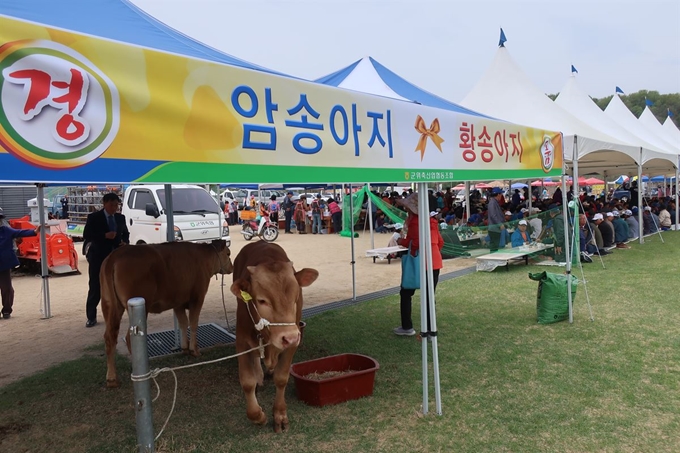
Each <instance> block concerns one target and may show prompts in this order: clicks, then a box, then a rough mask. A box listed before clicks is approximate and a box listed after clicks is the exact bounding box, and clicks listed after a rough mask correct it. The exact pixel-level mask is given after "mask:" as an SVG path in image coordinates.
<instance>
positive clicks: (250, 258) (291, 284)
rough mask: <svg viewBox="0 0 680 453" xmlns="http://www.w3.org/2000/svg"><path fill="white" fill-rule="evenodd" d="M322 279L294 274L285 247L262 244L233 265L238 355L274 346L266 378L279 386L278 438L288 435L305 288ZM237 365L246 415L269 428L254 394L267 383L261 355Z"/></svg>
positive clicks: (302, 272)
mask: <svg viewBox="0 0 680 453" xmlns="http://www.w3.org/2000/svg"><path fill="white" fill-rule="evenodd" d="M318 276H319V273H318V272H317V271H316V270H314V269H302V270H300V271H297V272H296V271H295V269H294V268H293V263H292V262H291V261H290V260H289V259H288V256H287V255H286V252H285V251H284V250H283V249H282V248H281V247H279V246H278V245H276V244H271V243H266V242H264V241H262V242H256V243H253V244H248V245H246V246H245V247H244V248H243V249H242V250H241V252H240V253H239V254H238V256H237V257H236V259H235V260H234V283H233V284H232V285H231V291H232V293H234V295H235V296H236V297H237V299H238V301H237V303H238V306H237V309H236V351H237V352H243V351H247V350H248V349H251V348H254V347H256V346H258V345H259V344H260V340H262V343H263V344H266V343H270V345H269V346H267V347H266V348H265V354H264V355H265V357H264V365H265V368H266V370H267V373H272V374H273V377H274V384H275V385H276V397H275V399H274V411H273V415H274V431H276V432H281V431H283V430H286V429H288V413H287V408H286V400H285V390H286V385H287V384H288V377H289V372H290V365H291V363H292V361H293V355H294V354H295V351H296V350H297V347H298V344H299V342H300V330H299V328H298V323H299V322H300V318H301V316H302V288H303V287H305V286H309V285H311V284H312V283H314V281H315V280H316V279H317V277H318ZM265 320H266V321H265ZM258 327H260V328H261V330H259V329H258ZM238 365H239V370H238V372H239V373H238V374H239V380H240V382H241V387H242V388H243V392H244V393H245V397H246V414H247V415H248V418H249V419H250V420H251V421H252V422H253V423H256V424H265V423H266V422H267V416H266V415H265V413H264V411H263V410H262V408H261V407H260V405H259V404H258V402H257V397H256V396H255V389H256V387H257V385H262V384H263V378H264V373H263V370H262V364H261V362H260V354H259V352H258V351H253V352H250V353H249V354H246V355H242V356H239V358H238Z"/></svg>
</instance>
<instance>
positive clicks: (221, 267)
mask: <svg viewBox="0 0 680 453" xmlns="http://www.w3.org/2000/svg"><path fill="white" fill-rule="evenodd" d="M211 245H212V246H213V248H214V249H215V250H216V251H217V257H218V261H219V263H218V269H217V271H216V273H220V274H231V273H232V272H234V265H233V264H232V262H231V251H230V250H229V247H227V241H225V240H222V239H215V240H213V241H212V242H211Z"/></svg>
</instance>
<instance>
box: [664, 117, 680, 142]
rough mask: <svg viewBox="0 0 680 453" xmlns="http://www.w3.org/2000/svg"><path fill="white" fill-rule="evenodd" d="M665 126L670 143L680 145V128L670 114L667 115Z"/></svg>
mask: <svg viewBox="0 0 680 453" xmlns="http://www.w3.org/2000/svg"><path fill="white" fill-rule="evenodd" d="M663 128H664V129H665V130H666V132H667V134H666V136H667V137H669V138H670V143H671V144H672V145H675V146H676V147H679V146H680V129H678V126H676V125H675V123H674V122H673V119H672V118H671V117H670V116H667V117H666V121H664V122H663Z"/></svg>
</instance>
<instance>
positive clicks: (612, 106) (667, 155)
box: [604, 94, 677, 172]
mask: <svg viewBox="0 0 680 453" xmlns="http://www.w3.org/2000/svg"><path fill="white" fill-rule="evenodd" d="M604 112H605V114H607V115H608V116H609V117H610V118H611V119H612V120H614V121H616V122H617V123H618V124H619V125H620V126H621V127H623V128H625V129H626V130H628V131H629V132H630V133H632V134H634V135H635V136H637V137H639V138H640V139H642V140H644V141H645V142H647V143H649V144H651V145H653V146H654V147H655V148H656V150H650V149H647V148H643V149H642V163H643V164H645V168H649V169H650V170H659V171H663V170H666V171H669V172H670V170H671V168H670V167H669V166H667V165H666V164H665V162H671V163H672V164H673V165H675V164H676V163H677V151H674V150H673V148H672V147H671V146H670V145H669V144H668V143H666V142H665V141H664V140H662V139H661V138H659V137H658V136H657V135H656V134H655V133H654V132H652V131H650V130H649V129H648V128H647V127H645V125H644V124H643V123H641V122H640V121H639V120H638V119H637V118H636V117H635V115H633V113H632V112H631V111H630V110H629V109H628V107H626V105H625V104H624V103H623V101H622V100H621V98H619V96H618V95H616V94H615V95H614V97H613V98H612V100H611V101H609V105H607V108H606V109H605V110H604ZM658 150H661V151H663V152H662V153H659V151H658ZM653 160H656V162H652V161H653Z"/></svg>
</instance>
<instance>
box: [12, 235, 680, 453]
mask: <svg viewBox="0 0 680 453" xmlns="http://www.w3.org/2000/svg"><path fill="white" fill-rule="evenodd" d="M664 238H665V240H666V242H665V243H661V242H660V240H659V237H658V236H656V237H653V238H650V239H648V242H647V243H645V244H644V245H642V246H640V245H639V244H633V248H632V249H631V250H619V251H615V252H614V253H613V254H612V255H609V256H607V257H604V260H605V265H606V267H607V268H606V269H603V268H602V266H601V265H600V263H599V260H596V261H595V262H593V263H590V264H585V265H584V266H585V268H584V269H585V273H586V278H587V280H588V284H587V288H588V293H589V295H590V300H591V303H592V308H593V312H594V316H595V321H594V322H591V321H590V320H589V315H588V310H587V306H586V304H585V291H584V287H583V285H579V288H578V293H577V295H576V300H575V308H574V323H573V324H568V323H567V322H561V323H558V324H552V325H547V326H544V325H538V324H537V323H536V288H537V285H538V283H537V282H534V281H531V280H529V278H528V276H527V273H528V272H538V271H542V270H548V271H554V272H561V271H562V269H561V268H539V267H532V266H529V267H526V266H512V267H511V268H510V271H509V272H506V271H505V270H503V269H499V270H497V271H495V272H493V273H476V274H471V275H469V276H465V277H461V278H458V279H454V280H450V281H447V282H443V283H441V285H440V286H439V287H438V289H437V297H438V303H437V313H438V318H437V319H438V323H439V326H438V327H439V337H438V338H439V353H440V357H439V360H440V371H441V386H442V401H443V415H442V416H436V415H434V396H433V395H434V392H433V390H432V387H431V391H430V395H431V398H430V411H431V413H430V414H428V415H426V416H423V415H422V413H421V404H422V380H421V379H422V375H421V343H419V342H418V341H417V340H416V338H415V337H408V338H401V337H395V336H394V335H393V334H392V328H393V327H395V326H397V324H398V320H399V301H398V296H392V297H387V298H384V299H380V300H376V301H371V302H367V303H363V304H359V305H356V306H353V307H350V308H346V309H342V310H338V311H333V312H327V313H324V314H322V315H319V316H316V317H313V318H309V319H307V320H306V321H307V328H306V330H305V339H304V344H303V346H302V347H301V348H300V349H299V350H298V353H297V355H296V361H302V360H308V359H312V358H319V357H323V356H326V355H331V354H337V353H343V352H356V353H362V354H366V355H369V356H371V357H373V358H375V359H376V360H377V361H378V362H379V363H380V370H379V371H378V373H377V376H376V383H375V391H374V394H373V396H372V397H370V398H364V399H361V400H357V401H351V402H348V403H344V404H339V405H335V406H327V407H323V408H316V407H309V406H306V405H304V404H303V403H300V402H298V401H297V400H296V397H295V391H294V384H293V382H292V378H291V383H290V384H289V386H288V391H287V401H288V414H289V417H290V420H291V430H290V431H289V432H287V433H285V434H281V435H276V434H274V433H273V432H272V429H271V405H272V402H273V395H274V387H273V383H272V382H271V381H268V382H266V386H265V388H263V389H262V390H261V391H260V392H259V394H258V397H259V400H260V403H261V405H262V406H263V408H264V409H265V412H266V413H267V415H268V416H269V423H270V424H269V425H268V426H266V427H259V426H254V425H251V424H250V422H249V421H248V420H247V419H246V416H245V404H244V400H243V396H242V393H241V390H240V387H239V385H238V372H237V364H236V362H235V361H233V362H223V363H220V364H217V365H209V366H205V367H199V368H193V369H190V370H182V371H179V372H178V378H179V391H178V396H177V405H176V407H175V412H174V414H173V416H172V419H171V420H170V422H169V424H168V426H167V428H166V430H165V432H164V434H163V436H162V437H161V439H160V440H159V442H158V443H157V451H161V452H189V451H195V452H253V451H273V452H299V453H303V452H374V451H375V452H402V451H403V452H406V451H410V452H475V453H477V452H612V453H614V452H616V453H619V452H650V453H652V452H653V453H656V452H669V453H677V452H679V451H680V335H679V333H680V297H678V294H679V293H680V279H678V278H677V277H676V273H677V272H678V266H677V264H676V263H677V256H678V251H679V250H680V234H678V233H675V232H668V233H665V234H664ZM575 274H576V275H577V276H578V277H579V278H580V277H581V274H580V270H578V269H576V270H575ZM417 294H418V293H417ZM414 300H416V299H414ZM414 305H417V303H416V304H414ZM419 320H420V312H419V309H418V308H417V306H414V321H416V324H419ZM65 334H67V333H65ZM231 353H233V347H220V348H213V349H211V350H207V351H204V355H203V357H202V359H205V360H208V359H214V358H217V357H221V356H224V355H228V354H231ZM188 361H190V359H188V358H186V357H183V356H180V357H170V358H161V359H154V360H152V362H151V366H152V367H161V366H173V365H181V364H185V363H187V362H188ZM119 372H120V374H121V376H126V375H127V376H129V373H130V364H129V361H128V360H127V358H119ZM430 376H431V375H430ZM104 378H105V361H104V356H103V345H98V346H97V347H96V348H90V349H88V350H87V351H84V356H83V358H81V359H79V360H76V361H73V362H68V363H64V364H62V365H60V366H57V367H55V368H52V369H50V370H48V371H46V372H43V373H40V374H37V375H35V376H32V377H29V378H26V379H24V380H22V381H20V382H17V383H15V384H12V385H9V386H6V387H4V388H2V389H0V451H8V452H9V451H12V452H14V451H17V452H19V451H21V452H98V453H99V452H132V451H135V425H134V420H135V419H134V411H133V406H132V403H133V393H132V385H131V383H130V381H129V379H125V380H124V383H123V386H122V388H120V389H118V390H106V389H105V387H104ZM159 383H160V385H161V388H162V390H163V391H162V394H161V396H160V398H159V400H158V401H157V403H155V405H154V417H155V418H154V422H155V425H156V431H158V430H159V429H160V427H161V426H162V424H163V421H164V420H165V417H166V415H167V413H168V411H169V409H170V405H171V403H172V385H173V384H172V376H171V375H169V374H167V373H166V374H163V375H161V377H160V378H159ZM430 383H432V379H430Z"/></svg>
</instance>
